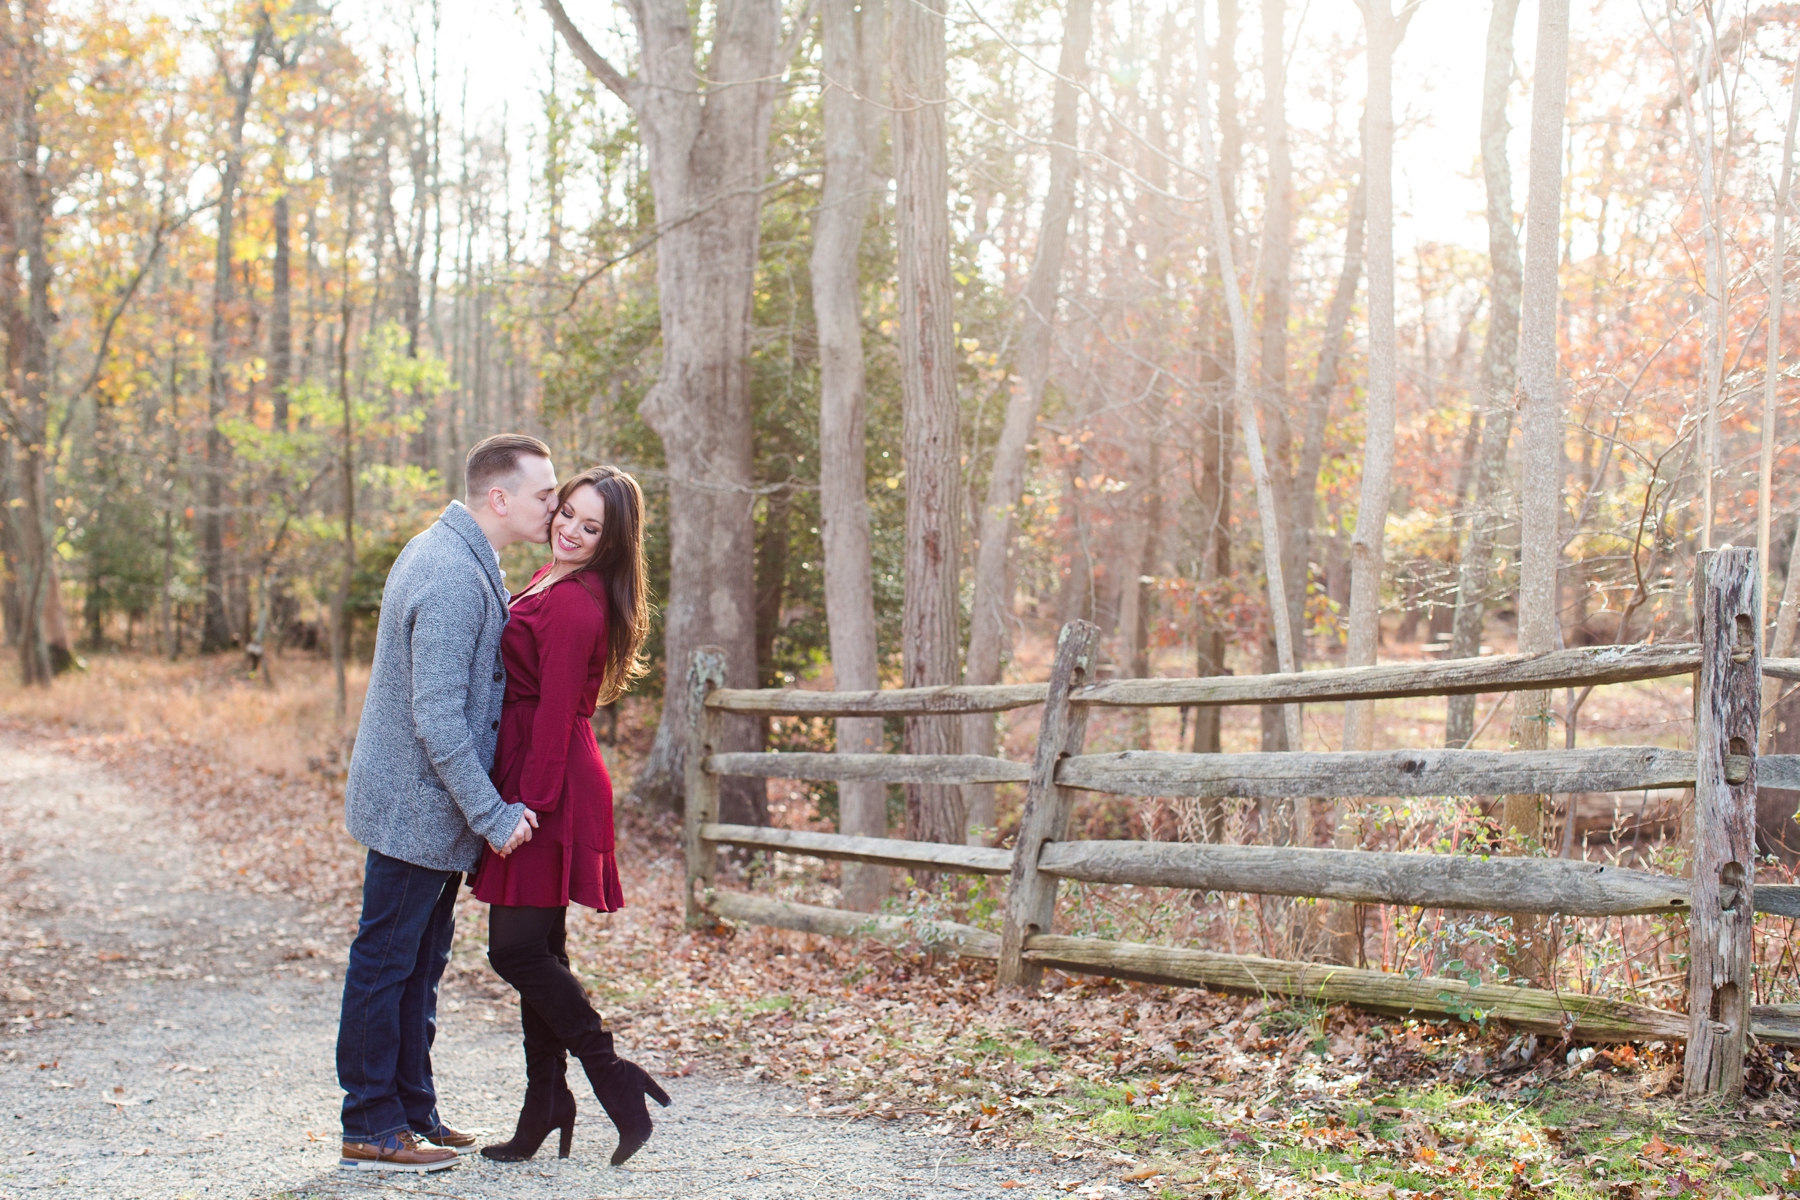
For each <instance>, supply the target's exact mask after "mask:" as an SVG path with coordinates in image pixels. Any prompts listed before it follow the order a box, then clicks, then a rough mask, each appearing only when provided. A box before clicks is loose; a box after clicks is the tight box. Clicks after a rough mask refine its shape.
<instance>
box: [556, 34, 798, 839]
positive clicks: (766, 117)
mask: <svg viewBox="0 0 1800 1200" xmlns="http://www.w3.org/2000/svg"><path fill="white" fill-rule="evenodd" d="M542 3H543V7H544V9H545V11H546V12H548V13H549V14H550V18H551V20H552V21H553V22H554V23H555V25H556V28H557V32H558V33H559V34H561V35H562V38H563V41H564V42H566V43H567V44H568V46H569V48H570V49H571V50H572V51H574V53H575V56H576V57H577V58H578V59H580V60H581V63H582V65H583V66H585V67H586V68H587V69H588V71H589V72H590V73H591V74H592V75H593V76H594V77H595V78H596V79H598V80H599V81H600V82H601V83H603V84H605V85H606V87H607V89H608V90H609V91H611V92H612V93H613V94H614V95H616V96H618V97H619V98H620V99H621V100H623V101H625V103H626V104H628V105H629V106H630V107H631V110H632V113H633V115H634V116H635V117H636V119H637V123H638V133H639V137H640V138H641V140H642V143H643V146H644V154H645V159H646V161H647V163H648V167H649V176H650V188H651V192H652V195H653V196H654V198H655V202H656V220H657V228H658V231H659V234H660V236H659V239H658V241H657V247H656V283H657V303H658V309H659V314H660V317H661V323H662V369H661V372H660V373H659V374H658V376H657V380H656V384H655V386H653V387H652V388H651V389H650V392H649V394H648V395H646V396H645V397H644V401H643V403H642V405H641V406H640V412H641V413H642V414H643V417H644V420H645V421H646V422H647V423H648V424H649V425H650V427H651V428H652V429H653V430H655V431H656V435H657V437H658V438H660V439H661V441H662V444H663V452H664V455H665V457H666V459H667V463H668V481H669V597H668V602H667V604H666V606H665V608H664V621H665V626H664V645H665V651H664V654H665V661H666V662H669V663H676V664H679V663H686V662H688V661H689V660H691V659H692V658H693V654H694V651H695V650H696V649H697V648H698V647H699V646H700V645H702V644H703V643H711V644H714V645H717V646H720V647H722V648H723V649H724V651H725V656H726V664H727V667H726V673H727V680H726V682H727V683H728V685H729V686H731V687H754V686H755V681H756V639H755V634H756V628H755V625H756V622H755V599H754V592H755V565H754V546H755V522H754V520H753V519H752V515H751V512H752V504H751V501H752V499H753V496H754V482H755V481H754V479H753V475H752V450H753V440H754V430H753V427H752V424H751V418H750V363H749V356H750V341H751V335H752V332H753V331H752V322H751V317H752V311H753V284H754V282H755V277H756V260H757V246H758V237H759V233H760V230H759V224H758V222H759V218H760V214H761V211H762V188H763V184H764V177H765V175H766V174H767V162H768V141H769V125H770V121H771V118H772V116H773V113H774V101H775V90H776V87H777V85H778V84H779V83H780V79H781V73H782V57H783V46H782V44H781V36H780V34H781V9H780V5H779V3H777V0H723V2H722V3H720V4H719V5H717V6H716V9H715V10H714V18H713V24H712V26H711V27H710V28H709V29H707V30H705V31H703V32H704V33H705V35H706V37H705V40H706V42H707V43H708V44H709V51H708V54H707V57H706V60H705V62H704V63H701V62H699V61H698V55H699V47H700V45H701V38H700V37H699V33H700V32H701V31H697V30H696V29H695V26H694V18H693V10H692V9H691V8H690V7H689V6H688V5H687V4H686V3H683V2H682V0H641V2H639V3H635V4H632V5H630V6H629V7H630V11H631V16H632V22H633V24H634V26H635V27H636V30H637V37H638V48H639V62H640V64H641V66H640V73H639V74H638V75H637V76H635V77H633V78H626V77H625V76H624V75H622V74H620V73H619V72H618V71H617V70H616V69H614V68H613V66H612V65H611V64H610V63H609V62H607V61H606V59H605V58H603V57H602V56H601V55H600V54H599V53H598V52H597V51H596V50H595V49H594V48H593V46H592V45H590V44H589V43H588V41H587V39H586V38H585V37H584V36H583V35H582V34H581V32H580V30H579V29H577V28H576V26H575V24H574V23H573V22H572V21H571V20H570V19H569V16H568V14H567V12H565V11H564V9H563V6H562V3H561V0H542ZM686 729H687V693H686V692H685V691H684V690H683V689H682V688H678V687H669V688H665V689H664V691H663V711H662V719H661V722H660V723H659V724H658V726H657V730H656V741H655V743H654V745H653V746H652V748H651V752H650V756H649V758H648V760H647V761H646V763H645V765H644V769H643V770H642V772H640V774H639V775H638V777H637V779H635V780H634V781H633V782H632V795H633V796H635V797H636V798H638V800H639V801H641V802H653V803H657V804H661V805H663V806H665V807H668V808H679V807H680V806H681V802H682V793H683V782H682V778H683V763H682V759H683V754H684V749H685V745H686V739H685V731H686ZM757 740H758V729H757V726H756V723H755V722H754V721H753V720H748V719H746V718H742V717H733V718H731V719H730V720H729V721H728V722H727V723H726V729H725V733H724V735H723V742H724V746H723V747H722V748H723V749H727V750H747V749H752V748H754V746H755V745H756V743H757ZM765 797H766V793H765V792H764V790H763V788H762V785H761V784H760V782H758V781H752V780H736V779H733V780H726V781H725V782H724V785H723V789H722V796H721V803H720V814H721V817H722V818H723V819H724V820H726V821H728V822H732V823H734V824H763V823H766V821H767V801H766V798H765Z"/></svg>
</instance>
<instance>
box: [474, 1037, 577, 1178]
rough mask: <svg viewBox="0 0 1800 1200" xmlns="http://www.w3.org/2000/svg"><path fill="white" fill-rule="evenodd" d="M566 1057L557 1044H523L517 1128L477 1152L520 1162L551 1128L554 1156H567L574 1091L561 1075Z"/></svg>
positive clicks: (572, 1125) (572, 1129)
mask: <svg viewBox="0 0 1800 1200" xmlns="http://www.w3.org/2000/svg"><path fill="white" fill-rule="evenodd" d="M567 1069H568V1060H567V1059H566V1058H565V1057H564V1055H563V1050H562V1047H561V1046H560V1045H556V1044H554V1043H552V1044H551V1045H548V1046H546V1045H533V1044H532V1043H531V1042H530V1041H527V1042H526V1044H525V1103H524V1104H522V1105H521V1106H520V1107H519V1124H518V1128H517V1129H515V1130H514V1131H513V1135H512V1137H511V1138H509V1139H507V1140H506V1141H504V1142H500V1143H498V1144H496V1145H493V1146H483V1147H482V1148H481V1154H482V1157H484V1158H491V1159H493V1160H494V1161H495V1162H524V1161H525V1160H526V1159H528V1158H530V1157H531V1156H532V1155H534V1154H536V1153H537V1152H538V1147H539V1146H542V1145H543V1144H544V1139H545V1138H546V1137H549V1136H550V1131H551V1130H552V1129H560V1130H561V1131H562V1138H561V1140H560V1141H559V1142H558V1143H557V1148H556V1157H558V1158H567V1157H569V1143H570V1142H571V1141H573V1140H574V1137H575V1093H574V1092H571V1091H570V1090H569V1081H568V1079H567V1078H566V1077H565V1073H566V1071H567Z"/></svg>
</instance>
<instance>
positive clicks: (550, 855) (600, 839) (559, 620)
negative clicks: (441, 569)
mask: <svg viewBox="0 0 1800 1200" xmlns="http://www.w3.org/2000/svg"><path fill="white" fill-rule="evenodd" d="M549 569H550V568H549V567H548V566H546V567H545V568H543V570H540V571H539V572H538V573H537V574H535V575H533V576H532V577H531V585H528V586H527V588H526V591H530V590H531V586H534V585H536V583H537V581H538V580H539V579H541V578H543V575H544V572H545V571H548V570H549ZM584 585H587V586H584ZM588 586H592V587H593V589H594V590H593V591H592V592H590V591H589V590H588ZM599 594H600V593H599V585H598V583H596V582H595V581H594V580H593V579H592V578H591V577H590V578H589V579H587V580H581V579H576V578H574V577H572V576H571V577H569V578H566V579H562V580H558V581H557V582H556V583H553V584H551V585H550V587H549V588H547V589H546V590H544V591H542V592H539V593H538V594H537V595H535V596H522V597H521V598H520V599H517V600H515V601H514V602H513V606H512V620H511V621H509V622H508V623H507V626H506V632H505V634H503V635H502V637H501V639H500V654H501V657H502V658H503V659H504V660H505V662H506V704H505V707H504V708H503V709H502V710H501V714H500V744H499V747H498V748H497V749H496V751H495V754H494V770H493V772H492V776H491V777H492V779H493V781H494V786H495V787H496V788H498V789H499V790H500V798H501V799H502V800H505V801H506V802H507V803H509V804H524V805H526V806H527V807H528V808H531V809H533V810H535V811H536V812H537V814H538V827H537V829H536V831H535V832H533V834H532V835H531V840H530V841H529V842H526V843H525V844H524V845H523V846H520V847H519V848H518V849H517V850H515V851H513V853H512V854H511V856H509V857H507V858H501V857H500V856H499V855H498V854H495V853H494V852H493V849H492V848H491V847H490V848H488V849H487V850H486V851H485V852H484V853H483V855H482V859H481V866H480V867H479V868H478V869H477V870H476V872H475V880H474V890H475V898H476V899H478V900H482V901H485V902H486V903H488V904H508V905H529V906H531V907H534V908H563V907H567V906H568V904H569V902H570V901H574V902H575V903H576V904H584V905H586V906H587V907H589V908H597V909H599V910H600V911H601V912H614V911H616V910H618V909H620V908H622V907H624V904H625V895H624V891H623V889H621V888H620V886H619V867H618V863H617V861H616V860H615V859H614V857H613V804H612V780H611V778H610V777H608V775H607V773H606V764H605V763H604V762H602V761H601V759H600V747H599V746H598V745H596V744H595V742H594V727H593V725H592V724H591V723H590V719H591V718H592V717H593V715H594V700H595V698H596V697H597V696H598V695H599V692H600V674H601V671H602V670H603V669H604V668H605V666H606V613H605V611H604V610H603V609H602V607H601V604H600V600H599Z"/></svg>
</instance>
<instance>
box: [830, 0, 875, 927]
mask: <svg viewBox="0 0 1800 1200" xmlns="http://www.w3.org/2000/svg"><path fill="white" fill-rule="evenodd" d="M883 22H884V15H883V9H882V6H881V5H880V4H879V3H875V2H874V0H864V2H863V3H860V4H859V3H857V0H823V3H822V4H821V6H820V25H821V33H822V35H823V42H824V46H823V49H824V57H825V95H824V109H825V139H824V156H825V179H824V186H823V195H822V196H821V197H820V201H819V210H818V212H817V213H816V214H814V216H813V225H812V232H813V250H812V264H811V265H812V289H813V316H814V319H815V321H816V322H817V324H818V330H819V509H820V513H821V516H822V518H823V519H822V520H821V522H820V533H821V538H822V540H823V542H824V548H825V620H826V624H827V626H828V628H829V634H830V638H831V671H832V677H833V679H834V681H835V684H836V686H837V688H838V689H839V690H841V691H853V692H861V691H873V690H875V689H876V688H879V687H880V686H881V672H880V654H879V649H878V646H877V643H876V639H875V584H874V577H873V574H872V567H871V564H870V557H869V553H870V552H869V499H868V493H867V491H866V490H865V489H866V484H867V465H866V462H865V459H864V444H863V443H864V436H865V434H864V429H865V408H864V400H865V396H866V393H865V381H864V376H863V341H862V312H863V306H862V285H861V281H860V278H859V275H858V271H857V263H858V254H859V251H860V250H861V248H862V238H863V230H864V228H865V226H866V225H867V223H868V218H869V209H870V205H871V203H872V202H873V200H874V197H875V196H876V194H877V192H878V190H879V188H880V187H881V178H880V176H879V175H878V174H877V173H876V172H875V169H874V154H875V148H876V146H877V144H878V141H879V134H880V121H881V114H880V112H879V110H878V109H877V108H876V106H875V104H874V102H873V100H874V97H876V96H877V95H878V94H879V91H878V89H879V87H880V82H881V48H882V45H883V42H884V36H883V35H884V34H885V32H886V30H885V29H884V28H883ZM837 749H838V752H839V753H841V754H876V753H879V752H880V751H881V749H882V732H881V720H880V719H879V718H871V717H843V718H840V719H839V720H838V722H837ZM838 832H840V833H843V834H848V835H850V836H853V837H886V836H887V833H888V821H887V786H886V785H885V784H882V783H877V782H872V781H869V780H855V781H849V780H846V781H844V782H841V783H839V784H838ZM887 882H888V868H886V867H878V866H872V865H870V864H868V863H848V862H847V863H845V864H844V866H843V885H842V894H843V901H842V902H843V905H844V907H846V908H851V909H855V910H857V911H858V912H873V911H874V910H875V909H876V908H877V907H879V905H880V903H881V898H882V896H883V895H885V894H886V892H887Z"/></svg>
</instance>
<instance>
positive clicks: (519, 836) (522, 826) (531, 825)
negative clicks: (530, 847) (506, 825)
mask: <svg viewBox="0 0 1800 1200" xmlns="http://www.w3.org/2000/svg"><path fill="white" fill-rule="evenodd" d="M537 823H538V815H537V814H536V813H535V812H533V811H531V810H530V809H529V808H526V809H524V810H523V811H522V812H521V813H520V815H519V823H518V825H517V826H515V827H514V828H513V831H512V836H511V837H509V838H507V839H506V845H504V846H502V847H500V857H501V858H505V857H506V856H508V855H509V854H511V853H512V852H513V851H514V850H517V849H518V848H519V847H520V846H523V845H524V844H525V843H526V842H529V841H530V840H531V831H532V830H534V829H536V828H537Z"/></svg>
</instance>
